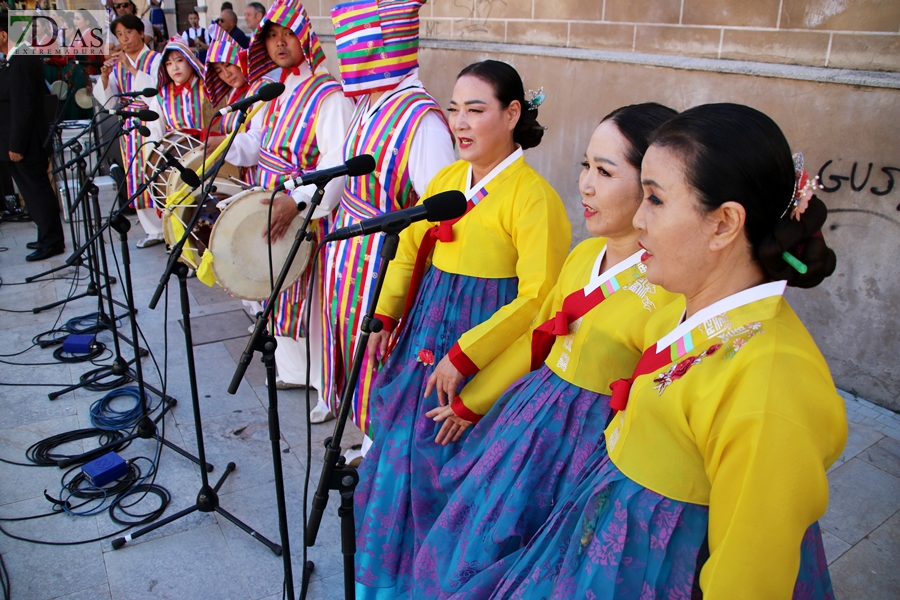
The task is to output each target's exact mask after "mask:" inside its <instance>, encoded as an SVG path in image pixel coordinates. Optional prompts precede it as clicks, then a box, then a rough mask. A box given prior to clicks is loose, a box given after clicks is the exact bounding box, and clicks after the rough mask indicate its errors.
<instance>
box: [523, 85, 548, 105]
mask: <svg viewBox="0 0 900 600" xmlns="http://www.w3.org/2000/svg"><path fill="white" fill-rule="evenodd" d="M546 99H547V94H545V93H544V86H541V87H539V88H538V90H537V91H534V90H528V102H527V104H528V110H537V109H538V106H540V105H541V104H543V103H544V100H546Z"/></svg>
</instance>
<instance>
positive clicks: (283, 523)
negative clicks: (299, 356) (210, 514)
mask: <svg viewBox="0 0 900 600" xmlns="http://www.w3.org/2000/svg"><path fill="white" fill-rule="evenodd" d="M327 183H328V181H327V180H324V181H316V182H315V185H316V191H315V193H314V194H313V197H312V199H311V200H310V203H309V209H308V210H307V212H306V216H305V217H304V219H303V224H302V225H301V226H300V229H298V230H297V234H296V235H295V236H294V243H293V244H292V245H291V248H290V250H289V251H288V254H287V257H286V258H285V261H284V264H283V265H282V267H281V272H280V273H278V278H277V279H276V280H275V285H274V286H273V287H272V291H271V293H270V294H269V298H268V300H266V303H265V307H264V308H263V310H262V312H260V313H258V314H257V316H256V325H255V326H254V328H253V333H252V334H251V335H250V340H249V341H248V342H247V346H246V348H244V352H243V353H242V354H241V358H240V360H239V361H238V365H237V368H236V369H235V371H234V375H233V376H232V378H231V384H230V385H229V386H228V393H229V394H232V395H233V394H235V393H236V392H237V389H238V387H239V386H240V384H241V379H243V377H244V373H245V372H246V371H247V367H248V366H249V365H250V361H251V360H252V359H253V353H254V352H256V351H257V350H258V351H259V352H261V353H262V362H263V364H264V365H265V368H266V386H267V389H268V400H269V407H268V416H269V441H270V442H271V444H272V466H273V469H274V471H275V496H276V501H277V504H278V528H279V530H280V534H281V546H282V548H283V549H284V554H282V562H283V565H284V587H285V590H286V593H287V598H288V600H294V574H293V566H292V565H291V546H290V539H289V535H288V521H287V503H286V502H285V494H284V474H283V471H282V464H281V447H280V439H281V430H280V424H279V419H278V387H277V385H276V376H275V348H276V346H277V345H278V343H277V341H276V340H275V336H272V335H269V334H268V333H267V332H266V323H267V322H268V320H269V317H270V316H271V314H272V308H273V307H274V306H275V301H276V299H277V298H278V296H279V295H280V294H281V288H282V286H283V285H284V281H285V279H287V274H288V271H289V270H290V268H291V265H292V264H293V262H294V259H295V258H296V257H297V252H299V250H300V245H301V244H302V243H303V242H304V241H305V240H307V239H309V238H310V237H311V236H310V234H309V233H307V232H308V230H309V223H310V221H312V216H313V213H314V212H315V210H316V208H317V207H318V206H319V204H320V203H321V202H322V197H323V196H324V195H325V185H326V184H327ZM312 276H313V277H315V274H313V275H312ZM309 300H311V299H309ZM304 581H305V576H304ZM304 585H305V584H304ZM301 593H302V592H301Z"/></svg>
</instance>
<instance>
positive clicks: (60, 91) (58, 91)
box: [50, 79, 69, 100]
mask: <svg viewBox="0 0 900 600" xmlns="http://www.w3.org/2000/svg"><path fill="white" fill-rule="evenodd" d="M50 93H51V94H53V95H55V96H56V97H57V98H59V99H60V100H65V99H66V98H67V97H68V95H69V85H68V84H67V83H66V82H65V81H63V80H61V79H58V80H56V81H54V82H53V83H51V84H50Z"/></svg>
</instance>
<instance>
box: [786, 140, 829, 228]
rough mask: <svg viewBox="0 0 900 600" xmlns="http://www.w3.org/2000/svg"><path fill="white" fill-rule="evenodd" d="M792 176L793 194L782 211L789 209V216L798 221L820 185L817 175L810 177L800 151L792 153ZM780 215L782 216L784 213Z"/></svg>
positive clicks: (820, 187)
mask: <svg viewBox="0 0 900 600" xmlns="http://www.w3.org/2000/svg"><path fill="white" fill-rule="evenodd" d="M794 178H795V180H794V196H793V198H791V202H790V203H789V204H788V207H787V209H786V210H785V211H784V212H785V214H787V213H788V211H790V213H791V218H792V219H794V220H796V221H799V220H800V216H801V215H802V214H803V213H804V212H806V208H807V207H808V206H809V201H810V200H812V197H813V194H815V193H816V190H818V189H822V186H821V185H820V184H819V176H818V175H816V176H815V177H814V178H812V179H810V177H809V174H808V173H807V172H806V169H805V168H804V167H803V153H802V152H798V153H796V154H795V155H794ZM781 216H782V217H783V216H784V215H781Z"/></svg>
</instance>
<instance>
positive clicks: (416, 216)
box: [322, 190, 468, 242]
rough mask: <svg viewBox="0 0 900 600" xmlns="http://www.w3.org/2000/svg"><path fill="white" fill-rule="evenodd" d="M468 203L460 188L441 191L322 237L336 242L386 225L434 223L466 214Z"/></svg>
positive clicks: (405, 225)
mask: <svg viewBox="0 0 900 600" xmlns="http://www.w3.org/2000/svg"><path fill="white" fill-rule="evenodd" d="M466 204H468V202H467V201H466V196H465V194H463V193H462V192H460V191H459V190H449V191H446V192H441V193H440V194H435V195H434V196H432V197H431V198H427V199H426V200H425V201H424V202H422V204H418V205H416V206H413V207H412V208H404V209H403V210H396V211H393V212H389V213H387V214H384V215H381V216H378V217H372V218H371V219H364V220H362V221H360V222H359V223H356V224H355V225H350V226H349V227H341V228H340V229H336V230H334V231H332V232H331V233H329V234H328V235H326V236H325V238H324V239H323V240H322V241H323V242H336V241H338V240H346V239H348V238H352V237H356V236H358V235H369V234H372V233H379V232H381V231H384V230H385V229H393V228H394V227H395V226H396V225H402V227H401V229H402V228H404V227H409V226H410V225H411V224H412V223H415V222H416V221H421V220H422V219H428V220H429V221H431V222H432V223H434V222H437V221H448V220H450V219H456V218H457V217H461V216H463V215H464V214H466Z"/></svg>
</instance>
